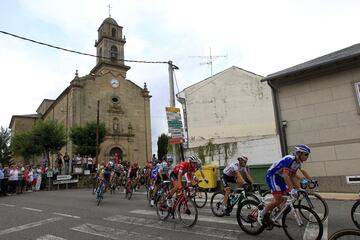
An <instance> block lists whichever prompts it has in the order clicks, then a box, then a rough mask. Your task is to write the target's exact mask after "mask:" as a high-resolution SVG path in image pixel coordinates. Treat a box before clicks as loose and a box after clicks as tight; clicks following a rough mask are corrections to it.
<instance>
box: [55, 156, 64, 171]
mask: <svg viewBox="0 0 360 240" xmlns="http://www.w3.org/2000/svg"><path fill="white" fill-rule="evenodd" d="M56 164H57V168H58V170H59V174H60V175H61V171H62V167H63V160H62V157H61V153H58V154H57V157H56Z"/></svg>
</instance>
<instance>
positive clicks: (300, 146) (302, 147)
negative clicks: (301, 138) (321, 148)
mask: <svg viewBox="0 0 360 240" xmlns="http://www.w3.org/2000/svg"><path fill="white" fill-rule="evenodd" d="M295 152H296V153H297V152H303V153H308V154H309V153H310V152H311V150H310V148H309V147H308V146H306V145H305V144H298V145H296V146H295Z"/></svg>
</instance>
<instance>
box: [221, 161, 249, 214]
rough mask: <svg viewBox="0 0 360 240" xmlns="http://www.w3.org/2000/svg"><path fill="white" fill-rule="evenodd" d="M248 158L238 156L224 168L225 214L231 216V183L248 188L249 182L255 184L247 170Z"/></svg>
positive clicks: (222, 179)
mask: <svg viewBox="0 0 360 240" xmlns="http://www.w3.org/2000/svg"><path fill="white" fill-rule="evenodd" d="M247 161H248V158H247V157H246V156H244V155H243V156H240V157H238V158H237V161H235V162H231V163H230V164H229V165H227V166H226V167H225V168H224V170H223V175H222V178H221V181H222V184H223V186H224V203H223V212H224V214H225V215H227V216H230V210H229V209H230V204H229V195H230V192H231V188H230V184H229V183H236V185H237V187H244V188H247V187H248V184H253V183H254V181H253V179H252V177H251V176H250V174H249V172H248V171H247V167H246V163H247ZM242 173H243V174H244V177H245V178H246V179H247V180H248V182H246V181H245V180H244V178H243V177H242V175H241V174H242Z"/></svg>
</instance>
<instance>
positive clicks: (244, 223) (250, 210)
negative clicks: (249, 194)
mask: <svg viewBox="0 0 360 240" xmlns="http://www.w3.org/2000/svg"><path fill="white" fill-rule="evenodd" d="M258 205H259V203H258V202H257V201H254V200H250V199H249V200H244V201H242V202H239V205H238V208H237V211H236V219H237V222H238V224H239V227H240V228H241V229H242V230H243V231H244V232H246V233H248V234H250V235H258V234H260V233H261V232H262V231H264V229H265V228H264V227H263V226H261V225H260V224H259V223H258V222H257V215H258Z"/></svg>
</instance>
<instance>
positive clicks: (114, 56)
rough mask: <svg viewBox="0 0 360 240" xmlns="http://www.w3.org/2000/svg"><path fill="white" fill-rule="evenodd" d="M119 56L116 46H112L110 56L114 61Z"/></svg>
mask: <svg viewBox="0 0 360 240" xmlns="http://www.w3.org/2000/svg"><path fill="white" fill-rule="evenodd" d="M117 56H118V50H117V47H116V46H111V49H110V58H111V60H112V61H116V60H117Z"/></svg>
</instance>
